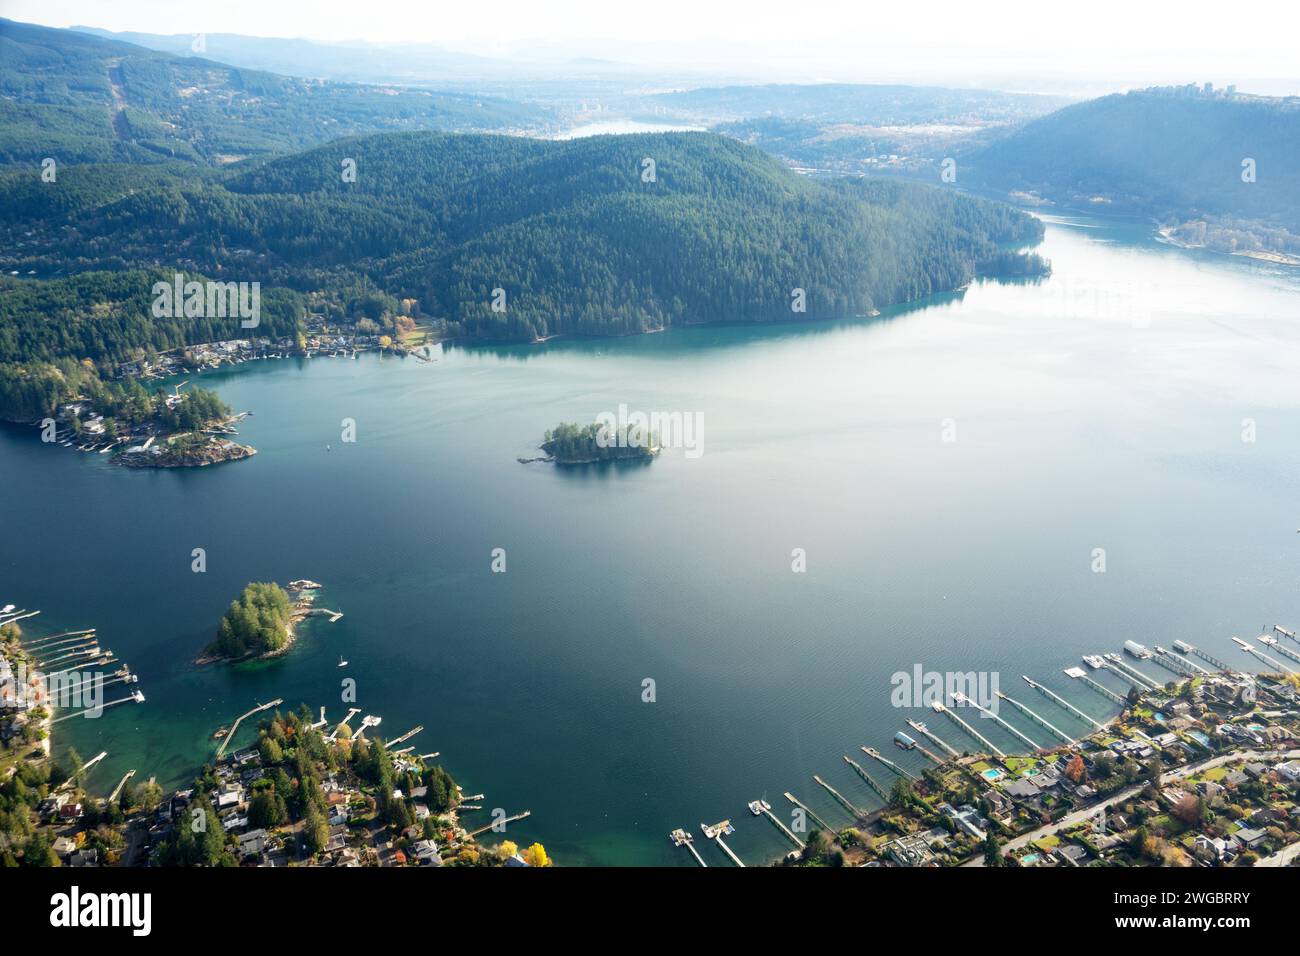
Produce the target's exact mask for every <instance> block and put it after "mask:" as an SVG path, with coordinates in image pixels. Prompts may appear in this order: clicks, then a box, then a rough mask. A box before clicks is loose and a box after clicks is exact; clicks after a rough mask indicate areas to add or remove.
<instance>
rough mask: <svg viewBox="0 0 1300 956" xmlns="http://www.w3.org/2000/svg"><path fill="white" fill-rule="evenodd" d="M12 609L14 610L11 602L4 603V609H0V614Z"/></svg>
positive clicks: (8, 612)
mask: <svg viewBox="0 0 1300 956" xmlns="http://www.w3.org/2000/svg"><path fill="white" fill-rule="evenodd" d="M13 611H14V606H13V605H12V604H6V605H5V607H4V610H3V611H0V614H12V613H13Z"/></svg>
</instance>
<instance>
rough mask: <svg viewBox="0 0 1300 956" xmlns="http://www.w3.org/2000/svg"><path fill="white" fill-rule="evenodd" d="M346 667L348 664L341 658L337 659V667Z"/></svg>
mask: <svg viewBox="0 0 1300 956" xmlns="http://www.w3.org/2000/svg"><path fill="white" fill-rule="evenodd" d="M347 666H348V662H347V661H345V660H344V659H343V658H342V657H340V658H339V667H347Z"/></svg>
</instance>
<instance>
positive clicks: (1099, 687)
mask: <svg viewBox="0 0 1300 956" xmlns="http://www.w3.org/2000/svg"><path fill="white" fill-rule="evenodd" d="M1065 673H1066V674H1068V675H1069V676H1070V677H1073V678H1074V679H1075V680H1077V681H1079V682H1080V683H1081V684H1083V685H1084V686H1085V687H1091V688H1092V689H1093V690H1095V691H1096V692H1097V693H1099V694H1101V695H1102V696H1103V697H1105V698H1106V699H1107V700H1109V701H1112V702H1113V703H1116V704H1119V705H1120V706H1121V707H1126V706H1128V701H1126V700H1125V699H1124V698H1123V697H1121V696H1120V695H1119V694H1117V693H1115V692H1114V691H1113V690H1111V689H1110V688H1109V687H1107V686H1106V685H1105V684H1099V683H1097V682H1096V681H1095V680H1093V679H1092V678H1091V677H1089V676H1088V675H1087V673H1086V672H1085V671H1084V670H1083V668H1081V667H1070V668H1066V671H1065Z"/></svg>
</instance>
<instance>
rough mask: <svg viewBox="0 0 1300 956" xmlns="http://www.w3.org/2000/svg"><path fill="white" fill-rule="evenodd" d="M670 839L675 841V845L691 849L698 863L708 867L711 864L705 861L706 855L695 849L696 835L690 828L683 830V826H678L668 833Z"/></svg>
mask: <svg viewBox="0 0 1300 956" xmlns="http://www.w3.org/2000/svg"><path fill="white" fill-rule="evenodd" d="M668 839H670V840H672V841H673V846H684V847H686V849H688V850H690V851H691V856H693V857H695V862H696V863H698V864H699V865H700V866H702V867H705V868H706V869H707V868H708V865H709V864H707V863H705V862H704V857H702V856H700V853H699V851H698V850H696V849H695V836H694V835H693V834H692V833H691V832H690V831H689V830H683V829H682V828H681V827H678V828H677V829H676V830H674V831H673V832H672V833H670V834H668Z"/></svg>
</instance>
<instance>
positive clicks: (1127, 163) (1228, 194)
mask: <svg viewBox="0 0 1300 956" xmlns="http://www.w3.org/2000/svg"><path fill="white" fill-rule="evenodd" d="M1298 156H1300V98H1295V97H1292V98H1287V99H1281V98H1272V97H1257V96H1247V95H1242V94H1237V93H1229V92H1227V91H1225V90H1216V91H1213V92H1212V93H1207V92H1206V91H1205V90H1204V89H1203V88H1201V87H1191V86H1182V87H1167V88H1159V89H1150V90H1143V91H1140V92H1133V93H1128V94H1122V95H1114V96H1106V97H1102V98H1101V99H1097V100H1090V101H1089V102H1086V103H1080V104H1077V105H1074V106H1069V107H1066V108H1065V109H1062V110H1060V111H1058V112H1056V113H1052V114H1051V115H1049V116H1046V117H1043V118H1041V119H1037V120H1034V121H1033V122H1030V123H1028V124H1027V125H1025V126H1024V127H1023V128H1021V129H1020V130H1018V131H1017V132H1015V133H1014V134H1012V135H1010V136H1008V137H1007V138H1005V139H1002V140H1000V141H997V142H994V143H992V144H990V145H988V146H986V147H983V148H980V149H977V150H975V151H973V152H971V153H969V154H967V155H965V156H961V157H959V164H960V165H959V168H960V173H959V177H958V178H959V179H961V180H963V181H964V182H967V183H970V184H977V185H980V186H985V187H991V188H995V189H998V190H999V191H1012V190H1020V191H1024V192H1034V193H1037V194H1038V195H1040V196H1041V197H1043V198H1045V199H1048V200H1051V201H1054V202H1056V203H1059V204H1063V205H1069V206H1073V207H1076V208H1093V209H1100V210H1107V209H1113V210H1116V211H1119V212H1125V213H1135V214H1140V215H1149V216H1152V217H1154V218H1156V219H1159V220H1161V221H1163V222H1166V223H1167V224H1176V223H1183V222H1187V221H1188V220H1195V219H1203V218H1205V219H1208V220H1209V221H1210V223H1211V224H1212V225H1215V224H1217V225H1218V226H1220V227H1224V228H1228V229H1231V228H1233V227H1234V226H1237V227H1240V228H1241V229H1243V230H1249V229H1251V228H1254V229H1256V230H1257V231H1258V232H1259V233H1260V235H1259V236H1258V238H1259V239H1260V240H1261V241H1262V240H1267V239H1268V238H1269V237H1268V233H1269V231H1270V230H1278V229H1281V230H1286V231H1288V232H1289V233H1291V234H1300V163H1297V160H1296V158H1297V157H1298ZM1247 159H1252V160H1254V175H1255V181H1254V182H1244V181H1243V178H1242V174H1243V171H1244V170H1243V165H1242V164H1243V161H1244V160H1247ZM1240 241H1241V242H1243V243H1246V244H1247V245H1248V244H1249V237H1248V236H1242V237H1240ZM1262 244H1263V245H1268V242H1262ZM1226 251H1232V250H1230V249H1229V250H1226Z"/></svg>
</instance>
